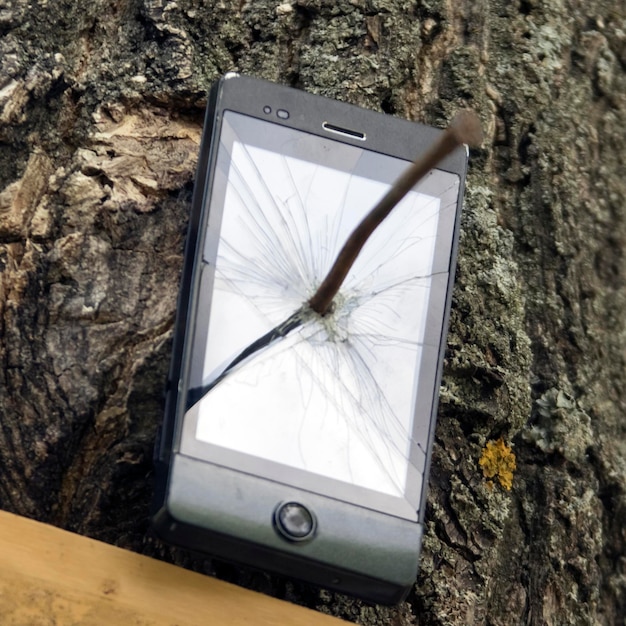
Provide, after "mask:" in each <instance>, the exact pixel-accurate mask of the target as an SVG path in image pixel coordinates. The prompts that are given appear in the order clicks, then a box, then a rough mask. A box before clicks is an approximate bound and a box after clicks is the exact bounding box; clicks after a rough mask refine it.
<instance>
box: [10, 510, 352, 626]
mask: <svg viewBox="0 0 626 626" xmlns="http://www.w3.org/2000/svg"><path fill="white" fill-rule="evenodd" d="M0 623H1V624H2V625H3V626H38V625H40V624H41V625H44V624H45V625H46V626H57V625H58V626H73V625H76V626H79V625H80V626H101V625H106V626H110V625H111V624H123V625H124V626H196V625H197V626H200V625H202V626H207V625H209V624H216V625H220V626H239V625H243V624H246V625H247V626H250V625H252V624H254V625H259V626H265V625H270V624H271V625H272V626H275V625H277V624H280V625H281V626H332V625H337V626H338V625H339V624H346V622H344V621H342V620H339V619H337V618H335V617H330V616H328V615H324V614H322V613H317V612H315V611H312V610H309V609H305V608H303V607H299V606H296V605H293V604H289V603H288V602H284V601H282V600H277V599H276V598H270V597H269V596H264V595H263V594H260V593H255V592H253V591H248V590H246V589H242V588H240V587H237V586H235V585H231V584H229V583H225V582H223V581H220V580H216V579H214V578H210V577H208V576H202V575H201V574H196V573H194V572H190V571H187V570H184V569H181V568H179V567H176V566H174V565H170V564H168V563H162V562H161V561H157V560H155V559H151V558H148V557H146V556H142V555H140V554H135V553H132V552H128V551H127V550H123V549H121V548H117V547H115V546H110V545H108V544H105V543H102V542H100V541H95V540H93V539H88V538H87V537H81V536H80V535H75V534H73V533H69V532H67V531H64V530H60V529H58V528H54V527H53V526H48V525H46V524H42V523H40V522H35V521H33V520H29V519H26V518H23V517H19V516H16V515H12V514H10V513H6V512H3V511H0Z"/></svg>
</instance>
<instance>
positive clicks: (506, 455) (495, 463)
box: [478, 437, 516, 490]
mask: <svg viewBox="0 0 626 626" xmlns="http://www.w3.org/2000/svg"><path fill="white" fill-rule="evenodd" d="M478 463H479V465H480V466H481V467H482V468H483V475H484V477H485V478H488V479H491V478H497V479H498V480H499V481H500V484H501V485H502V486H503V487H504V488H505V489H506V490H510V489H511V486H512V484H513V472H514V471H515V468H516V465H515V454H514V453H513V450H511V448H509V446H507V445H506V444H505V443H504V440H503V439H502V437H500V439H498V441H489V442H488V443H487V445H486V446H485V447H484V448H483V454H482V456H481V457H480V460H479V461H478ZM487 486H488V487H489V488H493V481H491V480H488V481H487Z"/></svg>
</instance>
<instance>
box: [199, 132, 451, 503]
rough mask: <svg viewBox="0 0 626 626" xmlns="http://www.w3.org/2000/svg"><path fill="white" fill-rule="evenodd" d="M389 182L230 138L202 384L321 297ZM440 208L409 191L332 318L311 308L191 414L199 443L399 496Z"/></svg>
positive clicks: (368, 249)
mask: <svg viewBox="0 0 626 626" xmlns="http://www.w3.org/2000/svg"><path fill="white" fill-rule="evenodd" d="M388 188H389V185H388V184H386V183H381V182H378V181H375V180H370V179H367V178H363V177H361V176H356V175H354V174H351V173H349V172H346V171H338V170H336V169H331V168H328V167H325V166H323V165H320V164H315V163H312V162H309V161H305V160H302V159H298V158H294V157H288V156H284V155H281V154H278V153H276V152H273V151H269V150H265V149H262V148H258V147H254V146H250V145H244V144H243V143H241V142H239V141H234V142H233V145H232V152H231V162H230V167H229V169H228V174H227V187H226V195H225V199H224V210H223V213H222V216H221V229H220V236H219V245H218V252H217V260H216V265H215V283H214V293H213V296H212V302H211V310H210V316H209V325H208V340H207V341H206V353H205V355H204V365H203V375H202V379H203V382H204V383H205V384H206V383H209V382H211V381H212V380H214V379H215V378H217V377H218V376H219V375H220V374H221V373H222V371H223V370H224V368H225V367H226V366H227V365H228V363H230V362H231V361H232V360H233V358H235V357H236V356H237V355H238V354H239V353H240V352H241V351H242V350H244V349H245V348H246V347H247V346H248V345H249V344H251V343H252V342H253V341H255V340H256V339H257V338H259V337H260V336H262V335H264V334H265V333H267V332H268V331H269V330H271V329H272V328H274V327H275V326H276V325H277V324H280V323H281V322H283V321H284V320H285V319H286V318H287V317H288V316H289V315H290V314H292V313H293V312H294V311H295V310H297V309H298V308H299V307H301V306H302V304H303V303H304V302H305V301H306V300H308V298H310V297H311V295H313V293H314V291H315V289H316V288H317V286H318V285H319V283H320V282H321V280H322V279H323V278H324V276H325V274H326V272H327V271H328V269H329V268H330V266H331V265H332V262H333V261H334V259H335V258H336V256H337V253H338V252H339V250H340V248H341V246H342V245H343V243H344V242H345V240H346V238H347V237H348V235H349V234H350V232H351V231H352V230H353V228H354V227H355V226H356V225H357V224H358V223H359V221H360V220H361V218H362V217H363V216H364V215H365V214H366V213H367V212H368V211H369V210H370V209H371V208H372V207H373V206H374V204H375V203H376V202H377V201H378V200H379V199H380V198H381V197H382V196H383V195H384V193H385V192H386V191H387V189H388ZM439 212H440V200H439V198H438V197H434V196H430V195H425V194H422V193H417V192H410V193H409V194H408V195H407V196H406V197H405V199H404V200H403V201H402V202H401V203H400V204H399V205H398V206H397V207H396V208H395V209H394V210H393V212H392V213H391V215H390V216H389V217H388V218H387V219H386V220H385V221H384V222H383V224H382V225H381V226H380V227H379V228H378V229H377V230H376V231H375V233H374V234H373V235H372V237H371V238H370V240H368V242H367V243H366V245H365V247H364V249H363V250H362V252H361V254H360V255H359V257H358V258H357V261H356V262H355V264H354V266H353V268H352V270H351V271H350V273H349V274H348V276H347V278H346V280H345V282H344V284H343V285H342V287H341V289H340V291H339V295H338V296H337V297H336V298H335V310H334V312H333V313H332V314H329V315H327V316H326V317H325V318H321V317H320V316H318V315H317V314H315V313H313V312H311V313H310V315H309V317H308V318H307V319H306V320H305V321H304V323H303V324H302V326H301V327H299V328H297V329H295V330H293V331H292V332H291V333H289V334H288V335H287V336H286V337H285V338H283V339H281V340H278V341H277V342H275V343H274V344H272V345H270V346H268V347H266V348H263V349H262V350H260V351H259V352H257V353H255V354H253V355H252V356H251V357H250V358H249V359H247V360H246V361H244V362H242V363H240V364H239V365H237V366H236V367H235V368H233V369H232V370H231V371H230V372H229V373H228V374H227V375H226V376H225V377H224V379H223V380H221V381H220V382H219V383H218V384H217V385H216V386H215V387H214V388H213V389H211V391H210V392H209V393H207V394H206V395H204V397H203V398H202V399H201V400H200V401H199V402H198V403H197V404H195V405H194V406H193V407H192V408H191V409H190V413H193V414H194V415H196V417H197V429H196V437H197V439H198V440H200V441H202V442H206V443H211V444H214V445H217V446H220V447H224V448H228V449H231V450H235V451H239V452H242V453H245V454H248V455H252V456H255V457H260V458H264V459H268V460H271V461H274V462H277V463H280V464H283V465H286V466H290V467H293V468H299V469H302V470H306V471H307V472H312V473H315V474H319V475H322V476H328V477H330V478H333V479H336V480H339V481H343V482H346V483H351V484H354V485H358V486H361V487H365V488H367V489H371V490H374V491H378V492H381V493H385V494H389V495H393V496H402V495H403V493H404V490H405V486H406V485H405V483H406V476H407V469H408V468H407V465H408V463H409V461H408V459H409V452H410V448H411V446H412V445H414V443H415V442H414V441H413V440H412V435H411V433H412V430H413V423H412V422H413V416H414V410H415V409H414V405H415V393H416V380H417V378H418V371H417V370H418V368H419V364H420V360H421V359H420V357H421V350H422V344H423V343H424V332H425V326H426V315H427V306H428V300H429V298H428V296H429V290H430V286H431V274H432V265H433V257H434V252H435V243H436V235H437V226H438V219H439ZM427 417H428V418H429V417H430V416H427Z"/></svg>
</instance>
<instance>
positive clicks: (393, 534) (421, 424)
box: [153, 73, 467, 604]
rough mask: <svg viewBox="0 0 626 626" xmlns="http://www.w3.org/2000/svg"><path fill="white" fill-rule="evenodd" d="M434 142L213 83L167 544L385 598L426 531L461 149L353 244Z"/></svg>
mask: <svg viewBox="0 0 626 626" xmlns="http://www.w3.org/2000/svg"><path fill="white" fill-rule="evenodd" d="M441 132H442V131H440V130H437V129H434V128H429V127H426V126H423V125H420V124H416V123H412V122H409V121H406V120H401V119H397V118H395V117H391V116H388V115H384V114H379V113H375V112H372V111H369V110H365V109H362V108H359V107H356V106H352V105H349V104H346V103H342V102H338V101H335V100H331V99H327V98H323V97H320V96H317V95H312V94H308V93H305V92H304V91H300V90H297V89H293V88H289V87H285V86H280V85H276V84H273V83H270V82H265V81H261V80H257V79H253V78H249V77H244V76H241V75H238V74H233V73H231V74H227V75H225V76H224V77H223V78H222V79H221V80H219V81H218V82H217V83H216V84H215V85H214V86H213V88H212V90H211V92H210V96H209V102H208V107H207V115H206V122H205V128H204V133H203V139H202V143H201V149H200V156H199V162H198V169H197V179H196V186H195V191H194V196H193V202H192V212H191V217H190V223H189V229H188V234H187V243H186V251H185V261H184V270H183V276H182V284H181V288H180V296H179V303H178V313H177V321H176V328H175V336H174V346H173V356H172V364H171V371H170V374H169V380H168V389H167V400H166V409H165V418H164V422H163V425H162V428H161V431H160V435H159V440H158V442H157V449H156V474H157V489H156V496H155V511H156V512H155V514H154V517H153V524H154V527H155V529H156V531H157V532H158V533H159V534H160V535H161V536H162V537H163V538H164V539H166V540H167V541H169V542H172V543H174V544H178V545H180V546H184V547H187V548H192V549H195V550H199V551H202V552H205V553H208V554H211V555H215V556H217V557H220V558H223V559H227V560H230V561H234V562H238V563H242V564H246V565H250V566H254V567H257V568H262V569H265V570H270V571H273V572H277V573H280V574H284V575H288V576H290V577H294V578H298V579H301V580H304V581H308V582H311V583H313V584H316V585H320V586H323V587H327V588H330V589H334V590H338V591H341V592H344V593H348V594H352V595H355V596H358V597H361V598H364V599H366V600H369V601H372V602H378V603H385V604H392V603H396V602H399V601H400V600H402V599H403V598H404V597H405V596H406V594H407V593H408V591H409V590H410V588H411V587H412V585H413V583H414V581H415V579H416V575H417V567H418V557H419V550H420V542H421V537H422V532H423V521H424V509H425V504H426V489H427V483H428V468H429V462H430V451H431V446H432V440H433V432H434V427H435V419H436V413H437V398H438V389H439V384H440V378H441V369H442V361H443V355H444V349H445V338H446V332H447V322H448V314H449V308H450V296H451V290H452V286H453V280H454V269H455V256H456V251H457V240H458V229H459V214H460V210H461V202H462V196H463V187H464V179H465V172H466V163H467V150H466V149H465V147H460V148H459V149H457V150H456V151H454V152H453V153H452V154H451V155H450V156H449V157H447V158H446V159H445V160H444V161H443V162H442V163H441V164H440V166H439V167H438V168H437V169H435V170H433V171H431V172H430V173H429V174H428V175H427V176H426V177H425V178H424V179H423V180H422V181H421V182H420V183H419V184H418V185H416V186H415V187H414V188H413V189H412V190H411V191H410V192H409V193H408V194H407V195H406V196H405V198H404V199H403V200H402V202H400V203H399V204H398V206H396V207H395V208H394V209H393V211H392V213H391V214H390V215H389V216H388V217H387V219H386V220H385V221H384V222H383V223H382V224H381V225H380V226H379V227H378V229H377V230H376V231H375V232H374V233H373V234H372V236H371V237H370V239H369V240H368V241H367V242H366V244H365V245H364V247H363V249H362V250H361V252H360V254H359V256H358V257H357V259H356V261H355V263H354V265H353V266H352V267H351V269H350V271H349V272H348V274H347V276H346V278H345V280H344V282H343V283H342V285H341V288H340V289H339V292H338V293H337V295H336V296H335V297H334V299H333V302H332V306H331V307H330V309H329V311H328V312H327V313H326V314H325V315H323V316H322V315H319V314H316V313H315V312H313V311H311V310H310V309H307V306H306V303H307V301H308V299H309V298H311V296H312V294H313V293H314V292H315V290H316V288H317V286H318V285H319V283H320V282H321V281H322V280H323V279H324V277H325V274H326V272H328V269H329V267H330V266H331V265H332V263H333V262H334V260H335V257H336V256H337V253H338V251H339V249H340V248H341V246H342V245H343V243H344V241H345V240H346V238H347V237H348V235H349V234H350V233H351V232H352V230H353V229H354V228H355V226H356V225H357V224H358V223H359V222H360V220H361V219H362V218H363V216H364V215H365V214H366V213H367V212H368V211H369V210H370V209H371V208H372V207H373V206H374V204H375V203H376V202H377V200H378V199H379V198H381V197H382V196H383V194H384V193H385V192H386V191H387V190H388V189H389V187H390V186H391V185H392V183H393V182H394V180H396V179H397V177H398V176H399V175H400V174H401V173H402V172H403V171H404V170H405V169H406V168H407V166H408V165H409V164H410V162H411V161H412V160H414V159H415V158H416V157H417V156H418V155H420V153H421V152H423V151H425V150H426V149H427V148H428V147H429V146H430V145H431V144H432V142H433V141H435V139H436V138H437V137H438V135H439V133H441Z"/></svg>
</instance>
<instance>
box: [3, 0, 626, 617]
mask: <svg viewBox="0 0 626 626" xmlns="http://www.w3.org/2000/svg"><path fill="white" fill-rule="evenodd" d="M0 60H1V62H0V270H1V272H2V274H1V275H0V362H1V365H2V369H1V371H0V381H1V382H0V420H1V423H0V455H1V457H0V459H1V470H2V471H1V475H0V506H1V507H2V508H4V509H7V510H10V511H14V512H17V513H20V514H23V515H26V516H29V517H34V518H37V519H40V520H43V521H46V522H50V523H53V524H56V525H58V526H61V527H64V528H68V529H71V530H74V531H77V532H79V533H83V534H86V535H90V536H93V537H96V538H99V539H103V540H104V541H108V542H111V543H115V544H117V545H120V546H124V547H127V548H130V549H132V550H137V551H140V552H143V553H145V554H150V555H156V556H160V557H162V558H166V559H169V560H172V561H174V562H176V563H179V564H182V565H185V566H189V567H193V568H195V569H198V570H200V571H205V572H207V573H212V574H216V575H218V576H220V577H223V578H226V579H228V580H234V581H236V582H239V583H240V584H243V585H246V586H249V587H252V588H255V589H259V590H262V591H265V592H267V593H271V594H274V595H277V596H280V597H285V598H288V599H290V600H292V601H295V602H299V603H302V604H306V605H308V606H311V607H316V608H318V609H319V610H321V611H325V612H330V613H333V614H336V615H340V616H343V617H346V618H348V619H352V620H354V621H357V622H359V623H361V624H388V625H392V624H393V625H395V626H399V625H401V624H403V625H408V624H414V625H420V626H422V625H444V624H446V625H448V624H449V625H452V624H454V625H457V624H490V625H496V624H502V625H505V624H506V625H516V624H520V625H521V624H524V625H528V624H530V625H533V626H536V625H540V624H577V625H583V624H623V623H626V622H625V621H624V620H625V617H624V616H625V615H626V531H625V530H624V529H625V528H626V462H625V457H626V426H625V423H624V414H625V412H626V395H625V393H624V387H625V385H626V362H625V361H626V357H625V348H626V326H625V319H626V316H625V315H624V311H625V310H626V261H625V259H624V253H623V250H624V245H625V244H626V222H625V219H624V207H625V205H626V179H625V177H624V174H625V162H624V154H625V153H626V134H625V131H624V129H625V128H626V78H625V75H626V8H625V6H624V3H623V0H588V1H586V2H582V1H581V0H513V1H512V2H511V1H509V0H489V1H487V0H476V1H474V0H459V1H457V2H446V1H444V0H416V1H415V2H409V1H408V0H406V1H405V0H350V1H348V0H339V1H338V2H335V1H333V2H330V1H328V2H324V1H322V0H295V1H294V2H284V3H279V2H277V1H274V2H270V1H269V0H258V1H256V2H245V1H244V0H242V2H239V3H236V2H234V3H229V2H212V3H207V2H202V1H200V0H177V2H167V1H165V0H91V1H90V2H79V1H78V0H73V1H72V0H54V1H49V0H31V1H30V2H27V1H26V0H5V1H4V2H3V3H2V4H0ZM230 69H237V70H239V71H242V72H245V73H249V74H252V75H257V76H261V77H265V78H269V79H272V80H275V81H278V82H282V83H287V84H291V85H295V86H297V87H300V88H302V89H306V90H309V91H312V92H315V93H320V94H324V95H326V96H331V97H335V98H338V99H341V100H346V101H349V102H353V103H356V104H359V105H362V106H365V107H369V108H372V109H376V110H382V111H385V112H387V113H390V114H394V115H398V116H401V117H405V118H409V119H415V120H420V121H424V122H427V123H431V124H435V125H439V126H443V125H444V124H445V123H446V121H447V120H448V119H449V118H450V117H451V116H452V114H453V113H454V112H455V111H456V110H457V109H458V108H459V107H461V106H465V105H467V106H470V107H473V108H475V109H476V110H477V111H478V112H479V113H480V115H481V117H482V120H483V123H484V127H485V129H486V140H485V142H484V145H483V148H481V149H480V150H476V151H474V152H473V154H472V159H471V171H470V175H469V180H468V188H467V195H466V202H465V212H464V216H463V225H462V241H461V251H460V261H459V268H458V277H457V286H456V289H455V297H454V305H453V312H452V320H451V330H450V335H449V349H448V354H447V361H446V371H445V376H444V381H443V389H442V398H441V406H440V419H439V424H438V427H437V434H436V444H435V450H434V463H433V469H432V473H431V493H430V499H429V507H428V522H427V534H426V537H425V541H424V549H423V557H422V569H421V573H420V576H419V580H418V581H417V585H416V587H415V590H414V592H413V593H412V594H411V595H410V597H409V599H408V601H407V602H406V603H404V604H403V605H401V606H400V607H397V608H382V607H368V606H365V605H363V604H362V603H360V602H358V601H355V600H352V599H349V598H346V597H343V596H339V595H337V594H332V593H328V592H324V591H323V592H319V591H317V590H315V589H311V588H309V587H307V586H306V585H302V584H299V583H294V582H292V581H286V580H282V579H279V578H276V577H270V576H267V575H264V574H260V573H255V572H252V571H247V570H241V569H239V568H235V567H232V566H229V565H225V564H222V563H218V562H214V561H210V560H202V559H200V558H198V557H196V556H192V555H189V554H186V553H184V552H182V551H179V550H175V549H171V548H168V547H166V546H163V545H162V544H160V543H159V542H158V541H156V540H155V539H154V537H153V536H152V535H151V534H150V532H149V528H148V513H149V501H150V497H151V491H152V482H151V481H152V470H151V455H152V445H153V439H154V435H155V430H156V428H157V425H158V423H159V421H160V419H161V412H162V388H163V382H164V379H165V376H166V369H167V364H168V359H169V354H170V346H171V334H172V325H173V320H174V312H175V306H176V295H177V283H178V277H179V273H180V269H181V262H182V250H183V241H184V235H185V228H186V220H187V215H188V211H189V202H190V195H191V188H192V184H193V176H194V165H195V159H196V153H197V149H198V142H199V137H200V133H201V127H202V119H203V105H204V103H205V92H206V89H207V88H208V86H209V84H210V83H211V81H212V80H213V79H215V78H216V77H217V76H218V75H219V74H220V73H222V72H224V71H227V70H230ZM499 437H503V438H504V440H505V441H506V442H508V443H511V442H512V443H513V444H514V450H515V454H516V456H517V471H516V474H515V476H514V480H513V489H512V490H511V491H510V492H507V491H504V490H502V489H501V488H500V487H499V486H495V487H494V488H493V489H492V490H489V489H488V488H487V486H486V482H485V480H484V478H483V476H482V472H481V469H480V466H479V465H478V460H479V458H480V455H481V450H482V448H483V446H484V445H485V443H486V442H487V441H489V440H492V439H498V438H499Z"/></svg>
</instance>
